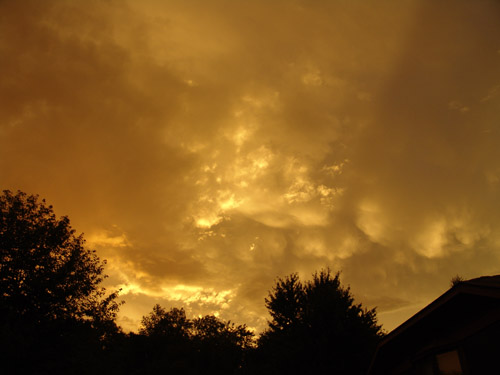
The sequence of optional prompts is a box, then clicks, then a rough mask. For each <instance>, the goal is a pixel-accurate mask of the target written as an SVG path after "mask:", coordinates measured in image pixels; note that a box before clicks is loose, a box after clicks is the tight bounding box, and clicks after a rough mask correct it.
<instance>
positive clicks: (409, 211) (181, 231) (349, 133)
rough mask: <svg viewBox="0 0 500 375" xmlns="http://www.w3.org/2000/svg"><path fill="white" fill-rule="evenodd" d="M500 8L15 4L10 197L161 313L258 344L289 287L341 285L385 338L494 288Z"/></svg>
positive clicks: (7, 19)
mask: <svg viewBox="0 0 500 375" xmlns="http://www.w3.org/2000/svg"><path fill="white" fill-rule="evenodd" d="M499 11H500V5H499V3H498V2H496V1H493V0H492V1H480V2H479V1H478V2H470V1H465V0H455V1H451V0H450V1H440V2H434V1H431V0H405V1H396V0H394V1H392V0H387V1H382V2H379V3H377V6H375V5H373V4H372V3H370V2H369V1H356V2H344V1H326V0H325V1H322V0H320V1H314V2H309V1H302V0H293V1H284V0H276V1H260V0H256V1H248V2H234V1H229V0H213V1H210V2H206V1H201V0H183V1H180V0H179V1H177V0H172V1H168V2H165V1H158V0H145V1H140V2H139V1H129V2H122V1H120V2H118V1H115V0H111V1H107V2H100V1H92V0H91V1H90V2H89V1H79V0H75V1H71V2H67V1H62V0H47V1H43V2H40V1H34V0H23V1H14V0H6V1H3V2H1V3H0V33H1V35H2V38H0V53H1V55H2V56H3V58H2V60H1V61H0V68H1V69H2V72H3V77H4V79H2V81H1V82H0V100H1V101H2V104H3V105H2V106H1V107H0V170H2V175H1V177H0V181H1V183H2V188H7V189H11V190H16V189H21V190H24V191H26V192H28V193H37V194H39V195H40V196H41V197H44V198H46V200H47V201H48V202H49V203H50V204H52V205H53V206H54V207H55V209H56V212H57V213H59V214H61V215H63V214H64V215H68V216H69V217H70V219H71V222H72V224H73V226H74V228H75V229H76V230H77V231H78V232H84V234H85V238H86V239H87V241H88V242H87V243H88V245H89V246H90V247H93V248H96V249H97V251H98V254H99V256H100V257H101V258H106V259H108V266H107V268H106V272H107V273H108V274H109V276H110V277H109V278H108V279H106V283H107V288H108V289H109V290H113V289H115V288H122V296H123V299H124V300H125V301H126V304H125V305H123V306H122V309H121V313H120V319H121V320H120V322H121V324H123V326H124V327H125V329H137V327H138V325H139V323H140V318H141V316H142V315H145V314H147V313H149V311H151V308H152V306H153V305H154V304H155V303H160V304H162V306H164V307H166V308H170V307H183V306H184V307H185V308H186V310H187V311H188V313H189V314H194V315H196V316H198V315H203V314H208V313H217V314H219V315H220V316H221V317H223V318H225V319H231V320H232V321H235V322H237V323H247V324H249V325H250V326H252V327H255V329H256V330H257V331H259V330H261V329H262V328H263V327H264V326H265V324H266V319H267V315H266V311H265V308H264V298H265V296H266V294H267V291H268V290H270V289H271V287H272V285H273V282H274V280H275V278H276V277H277V276H285V275H287V274H289V273H291V272H299V273H300V274H301V276H302V277H304V278H307V277H308V276H309V275H310V274H311V273H312V272H314V271H315V270H319V269H320V268H322V267H328V266H329V267H331V268H332V270H334V271H336V270H342V280H343V281H344V282H345V283H346V284H350V285H351V287H352V290H353V292H354V293H355V295H356V296H359V298H360V302H363V303H365V304H366V305H367V306H368V307H372V306H379V313H380V318H381V321H382V323H383V324H384V325H385V328H387V329H390V328H392V327H394V326H395V325H396V324H398V323H400V322H401V320H403V319H405V318H407V317H408V316H405V315H404V314H408V315H409V314H410V313H411V312H413V311H414V310H416V309H418V307H419V306H422V305H425V304H426V303H427V302H429V301H430V300H431V299H432V298H434V297H435V296H437V295H439V294H441V293H442V292H443V290H444V289H446V288H447V287H448V283H449V280H450V278H451V277H453V276H455V275H456V274H460V275H462V276H463V277H466V278H472V277H477V276H480V275H486V274H498V273H500V266H499V264H500V259H499V257H500V230H499V228H500V199H498V196H499V193H500V190H499V189H500V184H499V181H500V147H499V145H500V116H499V111H498V108H499V107H500V89H499V88H500V54H499V52H498V51H499V50H500V21H499V18H498V14H499Z"/></svg>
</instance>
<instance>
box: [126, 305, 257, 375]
mask: <svg viewBox="0 0 500 375" xmlns="http://www.w3.org/2000/svg"><path fill="white" fill-rule="evenodd" d="M139 334H140V335H139V336H142V338H141V337H136V338H135V341H136V343H139V342H140V349H139V350H140V351H143V353H144V355H145V356H146V357H147V358H148V363H147V365H146V366H145V365H144V363H143V362H141V361H138V362H137V364H138V367H137V368H138V369H139V368H140V369H141V371H142V372H143V373H154V372H156V371H160V370H161V371H170V372H173V373H193V374H198V373H217V374H233V373H235V371H237V370H238V369H240V368H241V367H242V366H243V363H244V359H245V354H246V352H247V351H248V350H250V349H251V348H252V347H253V344H254V341H253V333H252V332H251V331H249V330H248V329H247V328H246V326H245V325H235V324H234V323H231V322H228V321H224V320H222V319H220V318H217V317H216V316H213V315H205V316H203V317H199V318H195V319H188V318H186V313H185V311H184V309H177V308H172V309H170V310H169V311H167V310H166V309H164V308H162V307H161V306H160V305H155V306H154V307H153V311H152V312H151V313H150V314H149V315H147V316H145V317H143V319H142V326H141V328H140V330H139Z"/></svg>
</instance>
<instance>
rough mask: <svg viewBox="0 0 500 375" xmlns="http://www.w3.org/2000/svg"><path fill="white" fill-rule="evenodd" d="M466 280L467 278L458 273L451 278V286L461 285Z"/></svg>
mask: <svg viewBox="0 0 500 375" xmlns="http://www.w3.org/2000/svg"><path fill="white" fill-rule="evenodd" d="M464 281H465V278H463V277H462V276H460V275H456V276H454V277H452V278H451V280H450V287H451V288H453V287H454V286H457V285H460V284H462V283H463V282H464Z"/></svg>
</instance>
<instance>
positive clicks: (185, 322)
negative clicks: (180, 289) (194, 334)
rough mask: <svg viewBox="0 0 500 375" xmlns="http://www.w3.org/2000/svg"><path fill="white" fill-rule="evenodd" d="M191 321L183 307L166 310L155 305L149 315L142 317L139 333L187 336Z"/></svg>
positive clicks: (175, 336)
mask: <svg viewBox="0 0 500 375" xmlns="http://www.w3.org/2000/svg"><path fill="white" fill-rule="evenodd" d="M192 325H193V323H192V322H191V321H190V320H189V319H188V318H187V317H186V312H185V311H184V309H182V308H181V309H177V308H175V307H174V308H172V309H170V311H166V310H165V309H163V308H162V307H161V306H160V305H158V304H157V305H155V306H154V307H153V311H152V312H151V313H150V314H149V316H144V317H143V318H142V327H141V328H140V330H139V333H140V334H142V335H146V336H164V337H173V338H188V337H189V336H190V329H191V326H192Z"/></svg>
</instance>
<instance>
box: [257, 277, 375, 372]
mask: <svg viewBox="0 0 500 375" xmlns="http://www.w3.org/2000/svg"><path fill="white" fill-rule="evenodd" d="M265 302H266V307H267V308H268V310H269V313H270V315H271V318H272V320H271V321H270V322H269V327H268V329H267V330H266V331H265V332H264V333H263V335H262V336H261V337H260V340H259V353H258V362H259V363H261V364H264V365H262V366H261V368H260V369H259V371H260V372H262V373H278V374H284V373H287V374H295V373H327V372H332V373H336V374H347V373H349V374H362V373H364V372H365V371H366V369H367V366H368V364H369V361H370V359H371V356H372V353H373V351H374V349H375V346H376V344H377V342H378V340H379V339H380V337H381V335H382V333H381V326H379V325H377V319H376V311H375V309H372V310H367V309H364V308H363V307H362V305H361V304H355V303H354V298H353V297H352V294H351V292H350V289H349V288H348V287H347V288H345V287H343V286H342V285H341V282H340V275H339V273H337V274H335V275H333V274H332V273H331V272H330V270H322V271H321V272H319V273H315V274H314V275H313V279H312V280H311V281H307V282H306V283H304V284H302V283H301V282H300V280H299V277H298V275H297V274H292V275H290V276H287V277H285V278H283V279H281V278H280V279H278V280H277V282H276V285H275V286H274V288H273V289H272V290H271V292H270V293H269V296H268V297H267V298H266V300H265Z"/></svg>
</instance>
